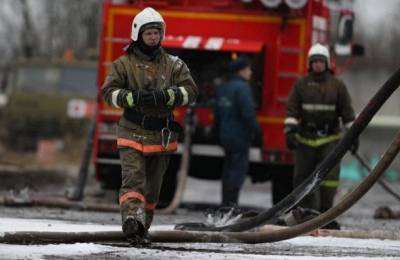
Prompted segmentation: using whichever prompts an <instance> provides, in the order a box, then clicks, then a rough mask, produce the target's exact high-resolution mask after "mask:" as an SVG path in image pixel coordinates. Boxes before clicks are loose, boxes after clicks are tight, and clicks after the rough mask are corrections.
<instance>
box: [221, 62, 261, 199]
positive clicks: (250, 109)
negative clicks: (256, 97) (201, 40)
mask: <svg viewBox="0 0 400 260" xmlns="http://www.w3.org/2000/svg"><path fill="white" fill-rule="evenodd" d="M250 65H251V64H250V62H249V60H247V59H246V58H244V57H240V58H238V59H236V60H234V61H232V62H231V64H230V66H229V67H230V71H231V72H232V74H233V75H232V77H231V78H230V79H229V80H228V81H227V82H225V83H224V84H223V85H222V86H221V87H219V88H218V90H217V94H216V105H215V111H214V116H215V125H216V129H217V132H218V136H219V140H220V143H221V145H222V147H223V148H224V152H225V159H224V167H223V173H222V205H223V206H234V205H237V204H238V199H239V192H240V188H241V187H242V184H243V182H244V179H245V177H246V175H247V170H248V167H249V149H250V145H251V141H252V139H253V138H255V137H256V136H257V135H259V134H260V133H261V131H260V127H259V125H258V123H257V121H256V111H255V105H254V101H253V97H252V94H251V89H250V86H249V84H248V81H249V80H250V78H251V75H252V70H251V66H250Z"/></svg>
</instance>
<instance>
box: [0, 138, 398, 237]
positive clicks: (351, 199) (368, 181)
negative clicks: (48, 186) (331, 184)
mask: <svg viewBox="0 0 400 260" xmlns="http://www.w3.org/2000/svg"><path fill="white" fill-rule="evenodd" d="M399 151H400V132H399V133H398V134H397V136H396V139H395V140H394V141H393V142H392V144H391V145H390V147H389V149H388V150H387V151H386V153H385V154H384V155H383V157H382V158H381V160H380V161H379V162H378V164H377V166H376V167H375V168H374V170H373V171H372V172H371V173H370V174H369V175H368V176H367V177H366V178H365V179H364V180H363V182H362V183H361V184H360V185H359V186H358V187H357V188H356V189H355V190H354V191H352V192H351V193H349V194H347V195H346V196H345V197H344V198H343V199H342V200H341V201H340V202H339V203H338V204H337V205H336V206H334V207H333V208H330V209H329V210H328V211H326V212H324V213H322V214H321V215H319V216H317V217H315V218H313V219H311V220H309V221H307V222H304V223H302V224H299V225H296V226H292V227H287V228H282V229H278V230H272V231H259V232H198V231H176V230H173V231H151V232H150V238H151V240H152V241H153V242H182V243H183V242H186V243H187V242H201V243H251V244H254V243H266V242H277V241H281V240H286V239H290V238H293V237H296V236H299V235H302V234H306V233H308V232H310V231H312V230H314V229H316V228H318V227H321V226H323V225H325V224H326V223H329V222H331V221H332V220H333V219H335V218H336V217H338V216H339V215H340V214H342V213H343V212H345V211H346V210H347V209H349V208H350V207H351V206H352V205H354V204H355V203H356V202H357V201H358V200H359V199H360V198H361V197H362V196H363V195H364V194H365V193H366V192H367V191H368V190H369V189H370V188H371V187H372V185H374V183H375V182H376V181H377V180H378V179H379V178H380V177H381V176H382V174H383V173H384V172H385V170H386V169H387V168H388V167H389V165H390V164H391V163H392V161H393V160H394V158H395V157H396V155H397V154H398V153H399ZM387 238H388V239H399V235H398V232H395V233H391V234H388V237H387ZM110 241H112V242H116V241H126V239H125V237H124V236H123V234H122V232H116V231H111V232H3V233H1V234H0V243H14V244H16V243H22V244H32V243H36V244H39V243H77V242H110Z"/></svg>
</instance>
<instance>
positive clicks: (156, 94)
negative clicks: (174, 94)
mask: <svg viewBox="0 0 400 260" xmlns="http://www.w3.org/2000/svg"><path fill="white" fill-rule="evenodd" d="M166 98H167V97H166V96H165V94H164V92H163V91H162V90H150V91H148V90H142V104H143V105H144V106H151V107H157V106H161V105H165V103H166V101H165V100H166Z"/></svg>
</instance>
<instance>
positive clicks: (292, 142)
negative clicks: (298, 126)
mask: <svg viewBox="0 0 400 260" xmlns="http://www.w3.org/2000/svg"><path fill="white" fill-rule="evenodd" d="M286 145H287V147H288V148H289V150H295V149H297V147H298V146H299V141H298V140H297V138H296V134H295V133H287V134H286Z"/></svg>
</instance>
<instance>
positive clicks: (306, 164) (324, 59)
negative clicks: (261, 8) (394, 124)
mask: <svg viewBox="0 0 400 260" xmlns="http://www.w3.org/2000/svg"><path fill="white" fill-rule="evenodd" d="M308 66H309V73H308V75H306V76H305V77H303V78H301V79H299V80H298V81H297V83H296V84H295V85H294V87H293V88H292V90H291V92H290V94H289V100H288V110H287V115H286V119H285V129H284V131H285V134H286V142H287V145H288V148H289V149H292V150H296V153H295V170H294V180H293V183H294V187H296V186H298V185H299V184H300V183H302V182H303V181H304V180H305V179H306V178H307V177H308V176H309V175H310V174H311V173H312V172H313V171H314V170H315V168H316V167H317V166H318V164H320V163H321V162H322V161H323V159H324V158H325V157H327V155H328V153H329V152H330V151H331V150H332V149H333V148H334V147H335V145H336V144H337V142H338V140H339V139H340V138H341V128H342V125H344V126H345V127H349V126H350V125H351V123H352V121H353V120H354V110H353V107H352V105H351V99H350V96H349V93H348V92H347V89H346V86H345V85H344V83H343V81H341V80H340V79H338V78H336V77H334V76H333V75H332V74H331V72H330V70H329V66H330V60H329V51H328V49H327V48H326V47H324V46H323V45H321V44H318V43H317V44H315V45H314V46H312V47H311V48H310V50H309V52H308ZM357 146H358V142H355V145H353V146H352V148H351V149H352V152H355V151H356V150H357ZM339 172H340V169H339V164H337V165H336V166H335V167H334V168H333V169H332V171H331V172H330V173H329V174H328V176H327V178H326V179H324V180H323V181H322V182H321V184H320V187H319V189H317V190H316V191H315V192H314V193H313V194H311V195H309V196H306V197H305V198H304V199H303V200H302V201H301V202H300V204H299V205H300V206H302V207H304V208H310V209H314V210H317V211H319V212H324V211H326V210H328V209H329V208H330V207H331V206H332V205H333V200H334V196H335V193H336V189H337V187H338V184H339Z"/></svg>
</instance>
